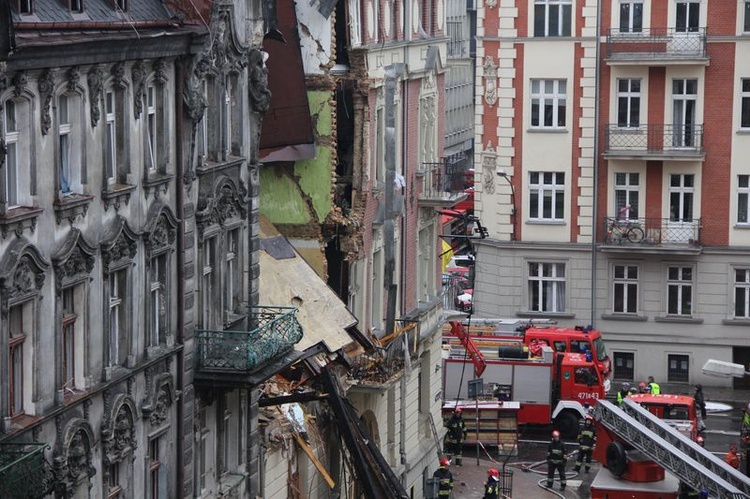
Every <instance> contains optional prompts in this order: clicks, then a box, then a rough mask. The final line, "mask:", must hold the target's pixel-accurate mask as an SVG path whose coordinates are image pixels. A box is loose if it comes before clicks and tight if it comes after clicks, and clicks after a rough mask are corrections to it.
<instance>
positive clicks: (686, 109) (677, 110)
mask: <svg viewBox="0 0 750 499" xmlns="http://www.w3.org/2000/svg"><path fill="white" fill-rule="evenodd" d="M697 98H698V80H686V79H676V80H673V81H672V120H673V124H672V127H673V128H672V147H695V145H696V143H695V125H696V123H695V108H696V106H697Z"/></svg>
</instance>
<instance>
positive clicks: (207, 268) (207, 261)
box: [201, 237, 216, 329]
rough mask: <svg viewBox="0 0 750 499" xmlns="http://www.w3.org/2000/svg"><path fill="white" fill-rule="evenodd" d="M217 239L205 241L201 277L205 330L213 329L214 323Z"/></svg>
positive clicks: (212, 238)
mask: <svg viewBox="0 0 750 499" xmlns="http://www.w3.org/2000/svg"><path fill="white" fill-rule="evenodd" d="M215 258H216V237H210V238H206V239H205V240H204V241H203V271H202V276H201V309H202V313H201V321H202V325H203V329H213V328H214V327H215V323H214V313H213V311H214V303H213V302H214V295H215V289H214V286H215V285H216V283H215V279H216V276H215V273H216V260H215Z"/></svg>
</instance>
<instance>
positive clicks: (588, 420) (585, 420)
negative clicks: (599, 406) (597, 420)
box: [583, 414, 594, 423]
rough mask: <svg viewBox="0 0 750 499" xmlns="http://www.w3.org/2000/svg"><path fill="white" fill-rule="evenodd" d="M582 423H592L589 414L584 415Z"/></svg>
mask: <svg viewBox="0 0 750 499" xmlns="http://www.w3.org/2000/svg"><path fill="white" fill-rule="evenodd" d="M583 422H584V423H593V422H594V416H592V415H591V414H586V418H585V419H584V421H583Z"/></svg>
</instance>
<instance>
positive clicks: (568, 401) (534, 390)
mask: <svg viewBox="0 0 750 499" xmlns="http://www.w3.org/2000/svg"><path fill="white" fill-rule="evenodd" d="M451 325H452V329H453V332H454V335H455V336H456V337H457V338H458V339H459V340H460V342H461V345H460V346H459V345H452V344H450V343H447V344H445V345H444V352H445V353H444V370H443V397H444V400H446V401H448V400H466V399H468V398H469V393H468V384H469V383H468V382H469V380H472V379H474V378H480V377H481V379H482V385H483V390H482V394H483V395H485V396H491V397H493V398H495V399H498V400H501V401H516V402H519V403H520V410H519V411H518V423H519V424H539V425H549V424H550V423H552V424H553V425H554V426H555V428H557V429H558V430H560V432H561V433H562V434H563V435H564V436H566V437H568V438H573V437H575V435H576V434H577V432H578V424H579V421H580V419H581V418H583V417H584V416H585V415H586V414H587V411H588V409H587V405H588V406H593V405H594V404H595V403H596V402H597V401H598V400H599V399H601V398H604V396H605V393H606V390H605V388H604V380H603V378H602V374H601V372H600V370H599V369H598V368H597V366H596V364H595V363H594V362H593V361H592V360H591V359H590V358H587V357H586V355H585V354H581V353H570V352H564V353H560V352H554V351H553V350H552V348H551V347H549V346H545V347H542V349H541V350H542V352H541V353H542V355H541V356H539V357H528V356H527V357H526V358H519V357H518V356H517V357H516V358H508V357H506V355H507V354H506V353H504V347H498V348H495V347H494V346H492V347H489V348H488V347H486V346H482V347H477V346H476V345H475V344H474V343H473V341H472V338H470V337H469V335H468V334H466V330H465V329H464V327H463V325H462V324H461V323H460V322H452V323H451ZM472 368H473V369H472ZM472 370H473V372H472Z"/></svg>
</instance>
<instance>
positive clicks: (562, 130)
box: [526, 127, 568, 133]
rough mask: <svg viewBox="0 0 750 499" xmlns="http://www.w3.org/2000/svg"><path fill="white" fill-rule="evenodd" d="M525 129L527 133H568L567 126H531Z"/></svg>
mask: <svg viewBox="0 0 750 499" xmlns="http://www.w3.org/2000/svg"><path fill="white" fill-rule="evenodd" d="M526 131H527V132H528V133H568V129H567V128H559V127H549V128H544V127H533V128H527V129H526Z"/></svg>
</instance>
